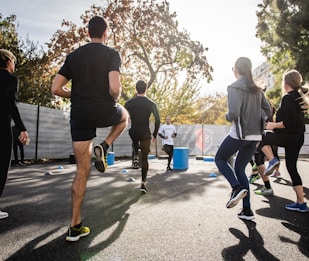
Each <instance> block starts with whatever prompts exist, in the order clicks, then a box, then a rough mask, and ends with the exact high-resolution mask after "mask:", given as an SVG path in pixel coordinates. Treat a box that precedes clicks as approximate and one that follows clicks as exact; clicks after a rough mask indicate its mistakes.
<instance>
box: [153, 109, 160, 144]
mask: <svg viewBox="0 0 309 261" xmlns="http://www.w3.org/2000/svg"><path fill="white" fill-rule="evenodd" d="M152 113H153V116H154V118H155V128H154V131H153V134H152V135H153V137H154V138H156V137H157V134H158V131H159V127H160V115H159V111H158V108H157V105H156V104H154V105H153V107H152Z"/></svg>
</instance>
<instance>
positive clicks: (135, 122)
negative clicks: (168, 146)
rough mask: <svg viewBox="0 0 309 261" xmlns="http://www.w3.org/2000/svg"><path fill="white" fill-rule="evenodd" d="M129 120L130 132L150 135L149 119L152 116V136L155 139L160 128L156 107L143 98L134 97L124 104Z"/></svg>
mask: <svg viewBox="0 0 309 261" xmlns="http://www.w3.org/2000/svg"><path fill="white" fill-rule="evenodd" d="M125 108H126V109H127V110H128V112H129V114H130V118H131V130H134V131H143V132H146V133H149V134H150V128H149V118H150V116H151V114H153V116H154V118H155V128H154V131H153V136H154V137H157V134H158V130H159V127H160V116H159V111H158V108H157V105H156V103H155V102H153V101H152V100H151V99H149V98H148V97H145V96H135V97H133V98H132V99H130V100H128V101H127V102H126V104H125Z"/></svg>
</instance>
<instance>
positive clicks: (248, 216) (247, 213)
mask: <svg viewBox="0 0 309 261" xmlns="http://www.w3.org/2000/svg"><path fill="white" fill-rule="evenodd" d="M237 217H238V218H240V219H244V220H252V219H254V215H253V212H252V210H251V209H250V208H243V210H242V211H241V212H240V213H239V214H237Z"/></svg>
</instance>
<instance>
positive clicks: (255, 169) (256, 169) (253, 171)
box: [251, 163, 259, 175]
mask: <svg viewBox="0 0 309 261" xmlns="http://www.w3.org/2000/svg"><path fill="white" fill-rule="evenodd" d="M251 171H252V175H254V174H258V173H259V170H258V167H257V165H256V163H254V165H253V166H252V169H251Z"/></svg>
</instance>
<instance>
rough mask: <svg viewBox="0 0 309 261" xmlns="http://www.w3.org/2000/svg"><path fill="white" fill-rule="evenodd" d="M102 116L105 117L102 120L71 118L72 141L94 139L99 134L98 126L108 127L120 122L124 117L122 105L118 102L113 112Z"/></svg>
mask: <svg viewBox="0 0 309 261" xmlns="http://www.w3.org/2000/svg"><path fill="white" fill-rule="evenodd" d="M102 117H104V119H102V120H100V122H96V121H87V120H83V121H79V120H75V119H71V120H70V125H71V136H72V141H87V140H92V139H93V138H95V137H96V136H97V133H96V130H97V128H106V127H110V126H114V125H116V124H118V123H119V122H120V121H121V118H122V107H121V106H120V105H119V104H116V109H115V110H114V111H113V113H109V114H108V115H104V116H102Z"/></svg>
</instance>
